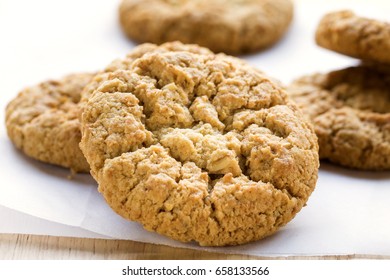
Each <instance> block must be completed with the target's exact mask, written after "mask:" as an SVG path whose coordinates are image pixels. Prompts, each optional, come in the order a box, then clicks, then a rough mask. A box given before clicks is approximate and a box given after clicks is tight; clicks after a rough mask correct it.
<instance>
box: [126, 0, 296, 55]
mask: <svg viewBox="0 0 390 280" xmlns="http://www.w3.org/2000/svg"><path fill="white" fill-rule="evenodd" d="M119 17H120V23H121V26H122V29H123V31H124V32H125V34H126V35H127V36H128V37H129V38H131V39H134V40H136V41H138V42H151V43H155V44H161V43H164V42H170V41H176V40H178V41H181V42H183V43H195V44H199V45H201V46H204V47H208V48H210V49H211V50H213V51H214V52H225V53H231V54H240V53H247V52H253V51H257V50H260V49H264V48H267V47H269V46H271V45H273V44H274V43H276V42H277V41H278V40H279V39H280V38H281V37H282V36H283V35H284V33H285V32H286V30H287V28H288V26H289V25H290V22H291V20H292V17H293V4H292V1H291V0H230V1H227V0H214V1H206V0H144V1H139V0H123V1H122V3H121V5H120V8H119Z"/></svg>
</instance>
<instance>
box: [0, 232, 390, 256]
mask: <svg viewBox="0 0 390 280" xmlns="http://www.w3.org/2000/svg"><path fill="white" fill-rule="evenodd" d="M26 259H27V260H48V259H50V260H52V259H54V260H79V259H87V260H104V259H114V260H145V259H151V260H165V259H183V260H188V259H208V260H225V259H235V260H249V259H390V256H373V255H344V256H312V257H310V256H294V257H277V258H275V257H255V256H247V255H226V254H220V253H212V252H205V251H200V250H191V249H179V248H173V247H169V246H162V245H152V244H148V243H140V242H134V241H127V240H106V239H88V238H71V237H55V236H37V235H23V234H0V260H26Z"/></svg>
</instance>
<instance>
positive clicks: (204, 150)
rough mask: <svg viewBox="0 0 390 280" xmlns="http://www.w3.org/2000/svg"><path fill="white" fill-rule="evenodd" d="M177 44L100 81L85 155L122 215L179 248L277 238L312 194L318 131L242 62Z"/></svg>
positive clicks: (89, 114)
mask: <svg viewBox="0 0 390 280" xmlns="http://www.w3.org/2000/svg"><path fill="white" fill-rule="evenodd" d="M169 45H171V44H165V45H164V46H165V48H166V47H167V46H169ZM174 45H175V51H169V52H152V53H145V54H144V55H143V56H142V57H140V58H139V59H137V60H135V61H134V62H133V63H131V64H128V65H127V68H126V69H121V70H116V71H114V72H111V73H104V74H101V75H98V76H96V77H95V79H94V80H95V82H94V84H95V86H96V88H95V90H94V91H93V92H92V94H91V96H90V98H89V100H88V103H87V104H86V106H85V109H84V112H83V115H82V135H83V137H82V141H81V143H80V147H81V149H82V151H83V153H84V155H85V156H86V158H87V160H88V162H89V164H90V166H91V174H92V175H93V176H94V178H95V179H96V180H97V182H98V183H99V191H100V192H101V193H102V194H103V196H104V198H105V199H106V201H107V202H108V204H109V205H110V206H111V208H112V209H113V210H114V211H116V212H117V213H118V214H120V215H121V216H123V217H124V218H126V219H129V220H133V221H137V222H140V223H141V224H142V225H143V226H144V227H145V228H146V229H147V230H150V231H156V232H158V233H160V234H163V235H166V236H169V237H171V238H173V239H176V240H180V241H184V242H188V241H192V240H194V241H196V242H199V244H200V245H203V246H223V245H234V244H243V243H246V242H250V241H253V240H258V239H261V238H263V237H265V236H268V235H270V234H272V233H274V232H275V231H276V230H277V229H278V228H280V227H281V226H283V225H285V224H286V223H287V222H289V221H290V220H291V219H292V218H293V217H294V216H295V214H296V213H298V212H299V211H300V209H301V208H302V207H303V206H304V205H305V203H306V201H307V199H308V197H309V195H310V194H311V193H312V191H313V189H314V187H315V184H316V180H317V172H318V164H319V163H318V144H317V139H316V136H315V133H314V131H313V129H312V127H311V125H310V124H309V123H308V122H306V121H305V120H304V118H303V116H302V115H301V113H300V111H298V109H297V108H296V106H295V105H293V104H292V103H290V101H289V99H288V98H287V96H286V93H285V92H284V90H283V89H282V88H281V87H280V86H279V85H278V84H276V83H274V82H273V81H272V80H271V79H270V78H268V77H267V76H266V75H265V74H263V73H262V72H260V71H258V70H255V69H254V68H252V67H250V66H249V65H248V64H246V63H245V62H243V61H241V60H239V59H236V58H233V57H230V56H225V55H222V54H220V55H215V54H213V53H211V52H209V51H207V50H206V49H203V48H199V50H198V51H196V52H195V53H194V52H191V51H189V49H188V47H187V46H185V45H181V44H179V43H174ZM180 46H181V47H180ZM180 48H183V50H180ZM192 50H195V49H194V46H193V47H192Z"/></svg>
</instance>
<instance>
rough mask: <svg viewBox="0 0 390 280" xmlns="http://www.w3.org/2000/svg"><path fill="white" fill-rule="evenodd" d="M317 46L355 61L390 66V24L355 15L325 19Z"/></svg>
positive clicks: (348, 13)
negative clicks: (389, 64) (387, 64)
mask: <svg viewBox="0 0 390 280" xmlns="http://www.w3.org/2000/svg"><path fill="white" fill-rule="evenodd" d="M316 42H317V44H318V45H320V46H321V47H324V48H327V49H329V50H332V51H336V52H338V53H341V54H345V55H348V56H352V57H355V58H360V59H363V60H373V61H377V62H380V63H390V23H387V22H381V21H377V20H373V19H368V18H363V17H359V16H357V15H355V14H354V13H353V12H351V11H339V12H333V13H329V14H327V15H325V16H324V17H323V19H322V20H321V22H320V23H319V26H318V28H317V32H316Z"/></svg>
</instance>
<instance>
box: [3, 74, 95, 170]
mask: <svg viewBox="0 0 390 280" xmlns="http://www.w3.org/2000/svg"><path fill="white" fill-rule="evenodd" d="M93 76H94V75H93V74H74V75H68V76H66V77H64V78H62V79H59V80H55V81H54V80H51V81H47V82H43V83H41V84H39V85H36V86H32V87H29V88H26V89H24V90H23V91H21V92H20V93H19V95H18V96H17V97H16V98H15V99H13V100H12V101H11V102H10V103H9V104H8V106H7V108H6V126H7V132H8V136H9V137H10V139H11V140H12V142H13V143H14V144H15V146H16V147H17V148H18V149H20V150H22V151H23V152H24V153H25V154H26V155H28V156H29V157H32V158H34V159H37V160H40V161H43V162H47V163H51V164H55V165H59V166H63V167H67V168H70V169H72V170H73V171H75V172H88V171H89V165H88V163H87V161H86V160H85V158H84V156H83V154H82V153H81V150H80V148H79V143H80V140H81V132H80V122H79V119H78V116H79V114H80V112H79V106H78V103H79V101H80V98H81V92H82V90H83V88H84V86H85V85H86V84H87V83H88V82H90V81H91V79H92V77H93Z"/></svg>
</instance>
